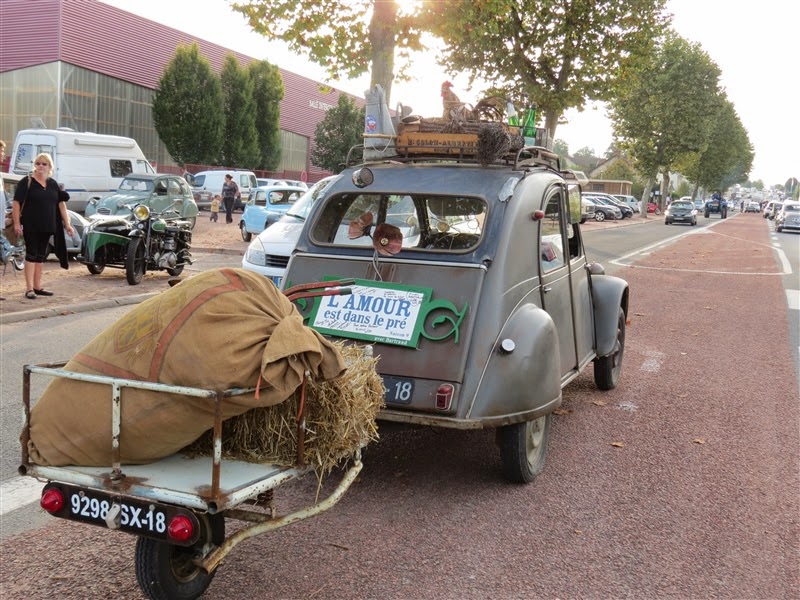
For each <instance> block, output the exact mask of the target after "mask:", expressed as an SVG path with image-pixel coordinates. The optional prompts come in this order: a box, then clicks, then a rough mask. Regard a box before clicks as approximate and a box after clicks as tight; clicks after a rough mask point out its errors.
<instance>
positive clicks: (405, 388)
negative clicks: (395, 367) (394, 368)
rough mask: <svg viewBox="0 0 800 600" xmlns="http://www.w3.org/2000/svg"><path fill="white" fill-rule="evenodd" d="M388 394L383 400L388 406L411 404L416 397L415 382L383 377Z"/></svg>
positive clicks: (387, 376) (400, 378)
mask: <svg viewBox="0 0 800 600" xmlns="http://www.w3.org/2000/svg"><path fill="white" fill-rule="evenodd" d="M383 387H385V388H386V392H385V394H384V395H383V399H384V400H385V401H386V403H387V404H411V398H412V397H413V396H414V380H413V379H408V378H406V377H391V376H389V375H384V376H383Z"/></svg>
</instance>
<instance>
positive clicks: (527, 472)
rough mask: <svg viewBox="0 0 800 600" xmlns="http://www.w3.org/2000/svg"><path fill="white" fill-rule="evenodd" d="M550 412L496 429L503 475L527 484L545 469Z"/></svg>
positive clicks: (516, 481)
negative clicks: (531, 419)
mask: <svg viewBox="0 0 800 600" xmlns="http://www.w3.org/2000/svg"><path fill="white" fill-rule="evenodd" d="M550 419H551V417H550V413H548V414H546V415H545V416H543V417H539V418H538V419H535V420H533V421H525V422H524V423H515V424H514V425H505V426H503V427H500V428H499V429H498V430H497V444H498V445H499V446H500V458H501V460H502V463H503V474H504V475H505V476H506V478H507V479H508V480H510V481H513V482H514V483H530V482H531V481H533V480H534V478H535V477H536V476H537V475H538V474H539V473H541V471H542V469H543V468H544V457H545V454H546V453H547V440H548V438H549V437H550Z"/></svg>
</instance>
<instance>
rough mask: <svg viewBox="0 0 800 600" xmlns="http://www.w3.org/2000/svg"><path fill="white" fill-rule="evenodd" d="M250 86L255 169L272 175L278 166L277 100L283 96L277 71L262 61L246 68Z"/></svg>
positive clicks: (278, 119)
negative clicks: (255, 136) (256, 149)
mask: <svg viewBox="0 0 800 600" xmlns="http://www.w3.org/2000/svg"><path fill="white" fill-rule="evenodd" d="M247 72H248V75H249V76H250V79H251V81H252V82H253V100H254V102H255V119H256V122H255V125H256V131H257V132H258V146H259V160H258V162H257V163H255V166H256V167H257V168H259V169H263V170H265V171H274V170H275V169H277V167H278V165H279V164H280V162H281V128H280V118H281V100H283V96H284V93H285V90H284V87H283V79H282V78H281V73H280V71H279V70H278V67H276V66H275V65H272V64H270V63H269V62H267V61H265V60H261V61H257V62H252V63H250V64H249V65H248V67H247Z"/></svg>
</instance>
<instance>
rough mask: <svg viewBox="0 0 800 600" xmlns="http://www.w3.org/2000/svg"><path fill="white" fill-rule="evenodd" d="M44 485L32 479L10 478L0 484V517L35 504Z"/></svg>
mask: <svg viewBox="0 0 800 600" xmlns="http://www.w3.org/2000/svg"><path fill="white" fill-rule="evenodd" d="M43 487H44V484H43V483H42V482H41V481H38V480H36V479H34V478H33V477H12V478H11V479H7V480H6V481H4V482H3V483H2V484H0V515H4V514H6V513H10V512H11V511H12V510H17V509H18V508H22V507H23V506H25V505H27V504H31V503H33V502H37V501H38V500H39V497H40V496H41V494H42V488H43Z"/></svg>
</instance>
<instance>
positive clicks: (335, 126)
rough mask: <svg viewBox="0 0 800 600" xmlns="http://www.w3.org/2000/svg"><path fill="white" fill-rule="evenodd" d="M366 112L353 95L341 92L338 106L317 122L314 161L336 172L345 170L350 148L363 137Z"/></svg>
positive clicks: (312, 161)
mask: <svg viewBox="0 0 800 600" xmlns="http://www.w3.org/2000/svg"><path fill="white" fill-rule="evenodd" d="M365 115H366V110H365V109H364V108H358V107H357V106H356V104H355V102H353V101H352V100H351V99H350V97H349V96H346V95H345V94H341V95H340V96H339V102H338V103H337V104H336V106H334V107H333V108H331V109H329V110H328V112H326V113H325V118H323V119H322V121H320V122H319V123H317V129H316V131H315V133H314V138H315V140H316V145H315V146H314V149H313V150H312V151H311V164H313V165H314V166H317V167H320V168H322V169H326V170H328V171H331V172H333V173H339V172H341V171H342V169H343V167H344V163H345V161H346V160H347V153H348V152H349V151H350V148H352V147H353V146H357V145H358V144H361V143H362V141H363V140H362V137H361V136H362V134H363V133H364V118H365Z"/></svg>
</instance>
